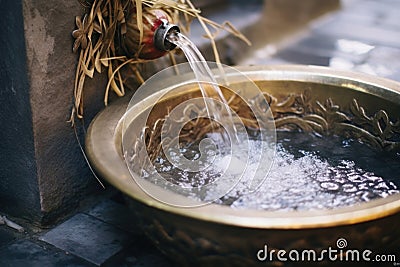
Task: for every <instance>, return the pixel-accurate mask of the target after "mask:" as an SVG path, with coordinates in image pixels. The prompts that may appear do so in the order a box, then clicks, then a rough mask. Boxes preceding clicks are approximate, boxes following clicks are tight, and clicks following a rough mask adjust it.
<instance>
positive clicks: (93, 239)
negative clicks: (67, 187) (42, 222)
mask: <svg viewBox="0 0 400 267" xmlns="http://www.w3.org/2000/svg"><path fill="white" fill-rule="evenodd" d="M39 239H40V240H42V241H45V242H47V243H48V244H51V245H53V246H55V247H57V248H60V249H62V250H64V251H66V252H69V253H71V254H74V255H76V256H78V257H81V258H83V259H85V260H87V261H88V262H91V263H93V264H96V265H101V264H103V263H105V262H106V261H107V260H109V259H110V258H112V257H113V256H115V255H116V254H118V253H119V252H120V251H121V250H122V249H123V247H124V245H126V244H128V243H129V238H128V235H126V233H124V232H123V231H121V230H119V229H118V228H116V227H114V226H112V225H110V224H106V223H104V222H102V221H100V220H97V219H96V218H94V217H91V216H89V215H86V214H77V215H75V216H74V217H72V218H71V219H69V220H68V221H66V222H64V223H62V224H61V225H59V226H58V227H56V228H54V229H52V230H50V231H49V232H47V233H46V234H45V235H43V236H41V237H40V238H39Z"/></svg>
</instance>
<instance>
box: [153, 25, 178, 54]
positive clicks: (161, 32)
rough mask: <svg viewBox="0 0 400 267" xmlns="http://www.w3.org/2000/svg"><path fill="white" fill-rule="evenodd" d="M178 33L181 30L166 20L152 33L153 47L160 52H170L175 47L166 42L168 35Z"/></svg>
mask: <svg viewBox="0 0 400 267" xmlns="http://www.w3.org/2000/svg"><path fill="white" fill-rule="evenodd" d="M174 32H175V33H179V32H181V30H180V29H179V27H178V26H177V25H175V24H171V23H169V22H168V21H166V20H163V21H162V24H161V25H160V26H159V27H158V28H157V30H156V31H155V33H154V41H153V42H154V46H155V47H156V48H157V49H158V50H160V51H163V52H164V51H171V50H173V49H174V48H175V47H176V45H175V44H173V43H171V42H170V41H169V40H168V38H167V37H168V35H170V34H172V33H174Z"/></svg>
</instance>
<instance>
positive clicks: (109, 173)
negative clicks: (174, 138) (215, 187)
mask: <svg viewBox="0 0 400 267" xmlns="http://www.w3.org/2000/svg"><path fill="white" fill-rule="evenodd" d="M238 69H239V70H240V71H241V72H242V73H244V74H246V75H247V76H248V77H249V78H250V79H251V80H253V81H255V82H256V84H257V85H258V86H259V87H260V89H261V90H262V91H265V92H266V93H268V95H269V96H270V97H271V99H270V105H271V108H272V110H274V108H275V109H276V113H277V114H278V115H277V122H276V126H277V128H278V129H279V128H282V127H288V128H291V127H292V128H293V127H294V128H302V129H303V130H310V131H317V132H320V133H321V134H344V135H350V136H351V137H355V138H360V139H361V140H362V141H364V142H365V143H368V144H369V145H371V146H374V147H375V148H376V149H383V150H397V151H400V149H399V148H400V146H399V142H400V140H399V139H398V138H399V136H398V133H399V132H400V131H399V127H400V123H399V122H398V119H399V117H400V116H399V115H400V84H399V83H396V82H393V81H389V80H386V79H382V78H378V77H372V76H367V75H362V74H359V73H351V72H342V71H337V70H331V69H328V68H323V67H311V66H273V67H267V66H252V67H238ZM174 79H176V83H175V84H176V86H177V87H179V86H182V85H181V83H182V82H183V81H182V77H175V78H174ZM161 89H162V88H161ZM161 89H160V90H161ZM288 99H292V100H294V101H287V100H288ZM152 101H154V99H152V96H150V97H148V98H146V99H145V100H143V101H142V102H140V103H138V104H137V105H140V108H141V109H143V110H144V109H145V108H146V107H147V106H148V105H150V104H151V103H152ZM289 102H290V103H292V104H290V103H289ZM283 103H286V105H287V106H286V107H285V106H284V105H283ZM288 103H289V104H288ZM127 104H128V103H127V100H126V99H125V100H124V99H122V100H120V101H117V102H115V103H114V104H112V105H110V106H109V107H107V108H106V109H105V110H104V111H102V112H101V113H99V114H98V116H97V117H96V118H95V119H94V120H93V122H92V123H91V126H90V128H89V131H88V134H87V138H86V151H87V155H88V158H89V160H90V163H91V164H92V166H93V167H94V169H95V170H96V172H97V173H98V174H99V175H100V176H101V177H103V178H104V179H105V180H107V181H108V182H109V183H110V184H112V185H113V186H115V187H116V188H117V189H119V190H120V191H122V192H123V193H124V194H125V195H126V196H128V197H129V199H130V200H131V205H132V212H134V213H135V214H136V216H137V220H138V225H139V226H140V227H141V228H142V229H143V231H144V232H145V233H146V234H147V235H148V236H149V238H150V239H151V240H152V241H153V242H154V244H156V246H157V247H158V248H159V249H160V250H161V251H162V252H164V253H165V254H166V255H168V256H169V257H171V259H173V260H174V261H177V262H179V264H180V265H183V266H200V265H201V266H252V265H258V264H261V265H266V264H272V265H281V264H282V262H279V261H277V260H276V259H275V261H273V262H270V261H269V260H268V259H267V260H266V262H260V261H259V259H257V253H258V252H259V251H260V250H262V249H264V246H265V245H268V249H275V250H279V249H284V250H286V251H290V250H294V249H298V250H304V249H316V250H321V249H327V248H329V247H332V248H336V249H337V244H336V242H337V240H338V239H340V238H344V239H346V240H347V242H348V246H347V247H349V248H350V247H351V248H354V249H360V251H362V250H365V249H369V250H371V251H372V252H373V253H374V254H377V253H379V252H384V253H386V254H388V253H390V252H393V253H398V248H399V247H400V227H399V222H400V194H398V193H397V194H394V195H391V196H389V197H387V198H382V199H376V200H372V201H370V202H367V203H362V204H359V205H355V206H348V207H342V208H337V209H331V210H319V211H293V212H272V211H260V210H237V209H233V208H230V207H228V206H222V205H217V204H210V205H206V206H201V207H197V208H179V207H174V206H170V205H167V204H164V203H161V202H159V201H157V200H155V199H153V198H152V197H150V196H148V195H147V194H146V193H145V192H143V191H142V190H141V189H140V187H139V186H138V185H137V184H136V183H135V181H134V180H133V179H132V178H131V176H130V173H129V171H128V169H127V167H126V165H125V162H124V159H123V156H122V152H121V131H122V130H123V127H120V126H118V122H119V120H120V118H121V117H122V115H123V114H124V112H125V111H126V107H127ZM279 108H280V109H281V110H280V111H279V110H278V109H279ZM285 109H286V111H288V110H289V111H293V109H296V110H298V111H299V112H298V113H296V112H285ZM316 110H318V112H317V113H316V114H318V116H319V117H321V118H319V119H317V120H315V119H313V120H312V121H309V120H308V119H307V118H309V117H310V116H306V115H307V114H306V113H307V112H314V111H316ZM324 112H325V113H324ZM338 112H339V113H343V114H348V116H347V119H346V120H343V118H342V119H338V120H336V121H335V119H334V118H336V117H337V116H336V117H335V116H330V115H332V114H337V113H338ZM161 113H162V112H159V115H160V114H161ZM316 114H314V115H316ZM324 114H325V115H324ZM326 114H328V115H329V114H330V115H329V116H328V115H326ZM308 115H309V114H308ZM155 116H156V115H155ZM160 116H161V115H160ZM339 117H340V116H339ZM288 121H291V123H288ZM316 121H317V122H316ZM368 123H369V126H368V127H367V126H365V125H368ZM396 123H397V124H396ZM388 127H389V128H390V129H389V128H388ZM389 132H391V133H394V134H391V135H390V134H388V133H389ZM396 138H397V139H396ZM159 190H161V191H162V190H163V189H159ZM164 193H165V194H170V197H171V198H174V197H176V196H175V195H174V193H172V192H167V191H166V192H164ZM132 227H134V226H132ZM393 253H392V254H393ZM374 254H373V255H374ZM397 257H398V259H399V260H400V255H397ZM306 263H307V262H306ZM325 263H332V261H329V260H328V261H326V262H325Z"/></svg>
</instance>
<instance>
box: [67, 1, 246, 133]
mask: <svg viewBox="0 0 400 267" xmlns="http://www.w3.org/2000/svg"><path fill="white" fill-rule="evenodd" d="M78 1H79V3H80V4H81V5H82V6H83V7H84V8H85V9H86V14H85V15H84V16H83V17H82V18H81V17H79V16H77V17H76V26H77V29H76V30H74V31H73V33H72V35H73V37H74V38H75V42H74V45H73V51H74V52H79V61H78V64H77V68H76V75H75V84H74V104H73V108H72V111H71V118H70V122H71V124H72V125H74V121H75V118H79V119H82V118H83V114H84V101H83V91H84V84H85V79H86V78H87V77H89V78H93V77H94V74H95V73H96V72H97V73H101V72H102V71H103V70H104V69H106V70H107V75H108V83H107V86H106V88H105V93H104V104H105V105H107V102H108V96H109V93H110V90H112V91H113V92H114V93H115V94H117V95H118V96H123V95H124V94H125V88H124V78H123V74H122V72H121V70H122V69H123V68H129V69H130V70H131V71H132V72H133V73H134V74H135V76H136V80H137V81H138V82H140V83H143V82H144V79H143V77H142V75H141V73H140V71H139V69H140V65H141V64H143V63H146V62H148V61H150V60H145V59H141V58H139V56H138V55H139V53H140V50H141V47H139V48H138V51H137V53H136V54H135V55H133V56H131V55H130V56H127V55H126V53H125V54H124V53H123V52H121V48H120V43H119V41H118V40H119V37H120V36H123V35H124V34H125V33H126V32H127V30H129V29H127V27H128V25H127V20H128V17H127V16H128V15H129V14H128V13H129V10H136V23H137V25H136V27H137V28H138V30H139V40H138V44H141V43H142V40H143V33H144V27H145V25H144V23H143V21H144V20H145V19H146V18H148V16H149V13H150V11H151V10H154V9H161V10H163V11H164V12H165V13H167V14H168V16H169V17H170V18H171V19H172V23H174V24H177V25H178V26H179V27H180V28H181V30H182V32H183V33H185V34H187V33H188V32H189V30H190V23H191V21H192V20H193V19H198V20H199V22H200V24H201V26H202V27H203V29H204V31H205V33H206V38H208V39H209V40H210V42H211V46H212V49H213V51H214V55H215V61H216V62H217V63H220V58H219V54H218V49H217V46H216V42H215V38H216V36H217V35H218V33H219V32H220V31H221V30H225V31H228V32H229V33H231V34H233V35H234V36H236V37H238V38H239V39H241V40H243V41H245V42H246V43H248V44H250V42H249V41H248V40H247V39H246V37H244V36H243V35H242V34H241V33H240V32H239V31H238V30H237V29H235V28H234V27H233V26H232V25H231V24H230V23H229V22H225V23H223V24H218V23H216V22H213V21H211V20H209V19H206V18H204V17H203V16H201V12H200V10H198V9H196V8H195V6H194V5H193V4H192V2H191V1H190V0H78ZM170 59H171V64H174V63H175V59H174V55H173V53H170Z"/></svg>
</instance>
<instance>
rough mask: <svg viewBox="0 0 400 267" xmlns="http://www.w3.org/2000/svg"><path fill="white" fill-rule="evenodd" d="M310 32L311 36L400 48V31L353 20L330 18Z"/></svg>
mask: <svg viewBox="0 0 400 267" xmlns="http://www.w3.org/2000/svg"><path fill="white" fill-rule="evenodd" d="M312 31H313V33H312V34H322V35H330V36H332V37H335V38H338V39H339V38H347V39H351V40H358V41H364V42H367V43H371V44H374V45H383V46H392V47H399V48H400V38H399V35H400V34H399V33H400V31H398V30H393V29H387V28H383V27H379V25H365V24H363V23H360V22H358V21H357V20H354V19H342V20H338V19H336V17H332V18H331V19H327V20H326V21H325V22H323V23H321V24H319V25H315V26H314V27H312Z"/></svg>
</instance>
